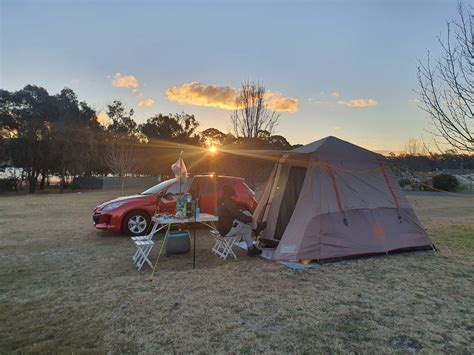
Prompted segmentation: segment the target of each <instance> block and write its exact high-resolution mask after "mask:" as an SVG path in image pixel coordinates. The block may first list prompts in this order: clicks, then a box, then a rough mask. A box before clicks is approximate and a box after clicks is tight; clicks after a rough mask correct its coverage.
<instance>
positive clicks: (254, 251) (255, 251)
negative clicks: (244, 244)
mask: <svg viewBox="0 0 474 355" xmlns="http://www.w3.org/2000/svg"><path fill="white" fill-rule="evenodd" d="M260 254H262V251H261V250H260V249H257V248H255V247H251V248H250V249H248V250H247V255H248V256H255V255H260Z"/></svg>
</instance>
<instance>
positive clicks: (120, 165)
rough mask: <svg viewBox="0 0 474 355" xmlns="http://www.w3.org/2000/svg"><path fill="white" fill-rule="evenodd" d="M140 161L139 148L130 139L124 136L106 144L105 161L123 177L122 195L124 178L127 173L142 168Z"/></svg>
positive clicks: (115, 172) (122, 183)
mask: <svg viewBox="0 0 474 355" xmlns="http://www.w3.org/2000/svg"><path fill="white" fill-rule="evenodd" d="M139 161H140V160H139V158H138V157H137V149H136V147H135V145H134V144H133V142H131V141H130V140H128V139H126V138H122V139H116V140H113V141H110V142H108V143H107V144H106V149H105V152H104V162H105V164H106V166H107V167H108V168H109V169H110V170H111V171H112V172H113V173H114V174H116V175H118V176H119V177H120V178H121V190H122V196H123V188H124V178H125V176H126V175H127V174H136V173H137V172H138V171H139V170H140V167H141V166H140V163H139Z"/></svg>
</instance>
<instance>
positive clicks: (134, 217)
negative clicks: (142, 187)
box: [122, 211, 150, 236]
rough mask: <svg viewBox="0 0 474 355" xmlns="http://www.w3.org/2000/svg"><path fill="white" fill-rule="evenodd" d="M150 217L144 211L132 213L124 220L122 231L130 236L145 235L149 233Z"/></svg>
mask: <svg viewBox="0 0 474 355" xmlns="http://www.w3.org/2000/svg"><path fill="white" fill-rule="evenodd" d="M149 224H150V216H149V215H148V214H147V213H146V212H143V211H132V212H130V213H129V214H127V216H126V217H125V218H124V220H123V225H122V230H123V231H124V232H125V233H126V234H128V235H134V236H136V235H145V234H146V233H147V232H148V226H149Z"/></svg>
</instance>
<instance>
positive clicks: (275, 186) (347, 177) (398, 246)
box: [254, 137, 433, 261]
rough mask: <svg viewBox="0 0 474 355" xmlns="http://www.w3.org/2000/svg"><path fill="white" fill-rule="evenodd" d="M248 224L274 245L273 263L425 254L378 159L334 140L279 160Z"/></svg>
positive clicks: (425, 241)
mask: <svg viewBox="0 0 474 355" xmlns="http://www.w3.org/2000/svg"><path fill="white" fill-rule="evenodd" d="M280 154H281V153H280ZM254 217H255V218H256V219H257V220H258V221H260V222H261V221H266V222H267V225H268V226H267V228H266V229H265V230H264V231H263V232H262V237H263V238H264V239H266V240H273V241H274V242H278V246H277V247H276V250H275V252H274V254H273V259H274V260H282V261H283V260H298V259H311V260H321V261H324V260H330V259H339V258H347V257H354V256H362V255H372V254H379V253H389V252H395V251H405V250H425V249H432V248H433V245H432V242H431V241H430V239H429V237H428V235H427V234H426V232H425V230H424V228H423V227H422V225H421V223H420V221H419V220H418V218H417V216H416V215H415V213H414V211H413V209H412V208H411V206H410V204H409V203H408V201H407V199H406V198H405V196H404V193H403V191H402V190H401V188H400V186H399V185H398V183H397V181H396V180H395V178H394V176H393V175H392V172H391V170H390V168H389V166H388V165H387V161H386V159H385V158H384V157H383V156H382V155H380V154H377V153H374V152H371V151H369V150H366V149H364V148H361V147H358V146H356V145H353V144H351V143H349V142H346V141H343V140H341V139H338V138H336V137H326V138H324V139H321V140H318V141H316V142H313V143H310V144H307V145H305V146H302V147H300V148H297V149H294V150H291V151H287V152H284V153H283V154H282V155H281V157H280V159H279V160H278V162H277V163H276V164H275V166H274V168H273V171H272V173H271V176H270V177H269V180H268V182H267V184H266V187H265V190H264V192H263V194H262V196H261V198H260V199H259V203H258V206H257V208H256V210H255V212H254Z"/></svg>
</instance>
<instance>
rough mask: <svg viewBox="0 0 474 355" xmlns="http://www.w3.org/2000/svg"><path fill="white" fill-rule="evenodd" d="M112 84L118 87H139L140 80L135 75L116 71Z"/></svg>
mask: <svg viewBox="0 0 474 355" xmlns="http://www.w3.org/2000/svg"><path fill="white" fill-rule="evenodd" d="M112 85H113V86H115V87H117V88H129V89H136V88H137V87H138V80H137V78H135V76H133V75H122V74H120V73H115V74H114V80H113V81H112Z"/></svg>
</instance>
